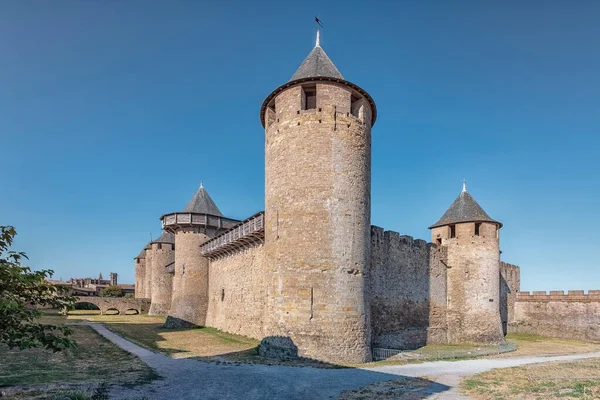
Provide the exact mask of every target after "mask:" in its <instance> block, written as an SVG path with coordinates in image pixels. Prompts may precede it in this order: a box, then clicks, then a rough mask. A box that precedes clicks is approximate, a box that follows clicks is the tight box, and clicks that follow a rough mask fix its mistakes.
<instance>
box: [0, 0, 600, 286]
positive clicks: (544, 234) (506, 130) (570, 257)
mask: <svg viewBox="0 0 600 400" xmlns="http://www.w3.org/2000/svg"><path fill="white" fill-rule="evenodd" d="M599 14H600V3H598V2H592V1H579V2H568V1H546V2H519V1H512V2H511V1H507V2H496V3H491V2H478V1H464V2H461V1H453V2H444V1H420V2H387V1H385V2H383V1H382V2H377V1H374V2H367V3H365V2H364V1H356V2H354V1H349V0H346V1H264V2H261V1H252V2H246V1H240V2H233V1H221V2H216V1H215V2H200V1H166V0H165V1H133V0H130V1H99V0H98V1H52V2H48V1H17V0H12V1H11V0H7V1H2V2H0V54H2V61H1V62H0V83H1V85H2V86H1V89H0V149H1V150H2V158H1V164H2V165H1V168H2V169H1V171H0V188H1V189H0V225H7V224H10V225H14V226H16V228H17V230H18V232H19V236H18V238H17V241H16V243H15V249H18V250H23V251H26V252H27V253H28V255H29V257H30V264H31V265H32V266H34V267H36V268H52V269H54V270H55V271H56V275H55V277H56V278H63V279H68V278H70V277H72V276H73V277H83V276H96V275H98V273H99V272H102V273H103V275H104V276H108V272H110V271H116V272H118V273H119V276H120V281H121V282H133V260H132V258H133V257H134V256H135V255H137V253H138V252H139V251H140V250H141V248H142V247H143V246H144V245H145V243H146V242H147V240H148V239H149V236H150V234H152V235H154V237H156V236H157V235H159V234H160V221H159V217H160V215H162V214H164V213H167V212H172V211H177V210H180V209H181V208H182V207H183V206H184V205H185V204H186V202H187V201H188V200H189V198H190V197H191V196H192V194H193V193H194V191H195V190H196V189H197V187H198V185H199V183H200V181H201V180H203V181H204V184H205V186H206V188H207V190H208V191H209V193H210V194H211V195H212V197H213V199H214V200H215V202H216V203H217V204H218V206H219V207H220V209H221V211H223V213H224V214H226V215H227V216H229V217H233V218H240V219H241V218H245V217H247V216H249V215H251V214H253V213H255V212H257V211H260V210H262V209H263V207H264V170H263V168H264V166H263V162H264V155H263V151H264V142H263V140H264V132H263V131H262V127H261V124H260V121H259V118H258V115H259V108H260V105H261V102H262V100H263V99H264V98H265V97H266V96H267V95H268V94H269V93H270V91H271V90H273V89H274V88H276V87H277V86H279V85H280V84H282V83H283V82H285V81H287V80H288V79H289V78H290V76H291V75H292V74H293V72H294V71H295V69H296V68H297V67H298V66H299V64H300V63H301V62H302V60H303V59H304V57H305V56H306V55H307V54H308V53H309V51H310V50H311V48H312V46H313V45H314V36H315V24H314V21H313V17H314V16H315V15H318V16H319V17H320V18H321V19H322V20H323V21H324V24H325V28H324V30H323V33H322V40H321V44H322V46H323V48H324V49H325V50H326V51H327V53H328V54H329V56H330V57H331V59H332V60H333V61H334V62H335V64H336V65H337V67H338V69H339V70H340V71H341V73H342V74H343V75H344V77H345V78H346V79H348V80H350V81H352V82H354V83H356V84H358V85H360V86H361V87H363V88H364V89H366V90H367V91H368V92H369V93H370V94H371V95H372V96H373V98H374V99H375V101H376V103H377V106H378V120H377V123H376V124H375V126H374V129H373V167H372V182H373V191H372V206H373V210H372V223H373V224H375V225H379V226H382V227H384V228H385V229H389V230H395V231H399V232H401V233H402V234H406V235H411V236H414V237H416V238H423V239H427V240H429V238H430V233H429V230H428V229H427V227H428V226H429V225H430V224H431V223H433V222H435V221H436V220H437V219H438V218H439V217H440V216H441V215H442V214H443V212H444V211H445V210H446V208H447V207H448V206H449V205H450V204H451V203H452V201H453V200H454V199H455V197H456V196H457V195H458V194H459V192H460V189H461V181H462V179H463V178H466V179H467V182H468V188H469V192H470V193H471V194H472V195H473V196H474V197H475V199H476V200H477V201H478V202H479V203H480V204H481V205H482V206H483V208H484V209H485V210H486V211H487V212H488V214H490V216H492V217H493V218H495V219H497V220H499V221H501V222H502V223H504V228H503V229H502V231H501V249H502V251H503V254H502V258H503V259H504V260H505V261H508V262H511V263H515V264H518V265H520V266H521V279H522V289H523V290H550V289H557V290H560V289H600V268H599V267H600V264H599V261H598V253H600V244H599V241H598V238H597V230H598V226H600V212H599V211H598V207H597V204H598V200H597V198H598V197H600V179H599V178H598V174H599V172H600V167H599V161H598V158H599V147H600V146H599V145H600V139H599V133H600V96H599V95H598V93H599V92H598V88H599V87H600V74H599V73H598V71H600V52H599V51H598V43H597V41H598V38H599V37H600V24H598V23H597V16H598V15H599Z"/></svg>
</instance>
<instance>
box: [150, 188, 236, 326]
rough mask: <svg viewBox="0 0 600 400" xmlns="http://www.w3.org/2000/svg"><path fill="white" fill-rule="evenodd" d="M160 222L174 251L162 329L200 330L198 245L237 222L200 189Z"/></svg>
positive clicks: (203, 294) (202, 265)
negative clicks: (173, 244) (168, 303)
mask: <svg viewBox="0 0 600 400" xmlns="http://www.w3.org/2000/svg"><path fill="white" fill-rule="evenodd" d="M160 220H161V222H162V227H163V229H164V230H165V232H169V233H172V234H173V235H174V239H175V240H174V242H175V249H177V250H176V251H175V267H174V275H173V290H172V296H171V306H170V309H169V313H168V316H167V321H166V322H165V327H167V328H180V327H185V326H193V325H200V326H202V325H204V324H205V322H206V312H207V309H208V259H207V258H206V257H202V255H201V254H200V245H201V244H202V243H204V242H206V241H207V240H209V239H211V238H213V237H215V236H216V235H218V234H219V233H221V232H223V231H225V230H227V229H229V228H230V227H232V226H233V225H235V224H236V223H237V222H239V221H237V220H233V219H229V218H225V217H224V216H223V214H221V211H219V209H218V207H217V205H216V204H215V203H214V201H213V200H212V199H211V198H210V196H209V195H208V192H207V191H206V189H204V187H203V186H202V185H200V188H199V189H198V191H197V192H196V193H195V194H194V196H193V197H192V199H191V200H190V201H189V202H188V204H187V205H186V206H185V208H184V209H183V211H181V212H176V213H171V214H165V215H163V216H162V217H160ZM146 257H147V256H146ZM146 265H148V264H147V262H146ZM146 268H147V267H146Z"/></svg>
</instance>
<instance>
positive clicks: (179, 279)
mask: <svg viewBox="0 0 600 400" xmlns="http://www.w3.org/2000/svg"><path fill="white" fill-rule="evenodd" d="M207 233H208V234H206V233H205V232H204V229H200V228H197V227H188V228H180V229H178V230H177V231H176V233H175V273H174V275H173V294H172V296H171V308H170V310H169V315H168V317H167V321H166V322H165V326H166V327H168V328H178V327H185V326H191V325H204V324H205V323H206V311H207V308H208V259H207V258H206V257H202V255H201V254H200V245H201V244H202V243H204V242H206V241H207V240H208V239H210V237H212V236H214V232H207ZM209 235H210V236H209Z"/></svg>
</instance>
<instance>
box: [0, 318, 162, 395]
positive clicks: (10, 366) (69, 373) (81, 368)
mask: <svg viewBox="0 0 600 400" xmlns="http://www.w3.org/2000/svg"><path fill="white" fill-rule="evenodd" d="M43 320H44V322H46V323H53V324H61V323H64V322H65V320H66V318H65V317H62V316H58V315H48V316H46V317H44V319H43ZM72 329H73V336H72V337H73V339H75V340H76V341H77V344H78V347H77V348H75V349H69V350H66V351H63V352H59V353H52V352H48V351H45V350H42V349H29V350H23V351H20V350H17V349H12V350H9V349H8V348H7V347H0V354H2V357H0V388H1V390H2V391H5V392H7V393H10V395H11V396H12V397H10V398H14V399H47V398H52V395H53V394H58V393H64V392H61V389H62V390H64V389H65V388H81V387H82V386H83V387H86V388H89V387H93V386H96V385H98V384H99V383H101V382H107V383H108V384H118V385H136V384H141V383H145V382H148V381H150V380H153V379H156V378H157V376H156V374H155V373H154V371H153V370H152V369H150V368H149V367H148V366H147V365H146V364H145V363H143V362H142V361H141V360H139V359H138V358H137V357H135V356H133V355H131V354H129V353H127V352H125V351H123V350H121V349H119V348H118V347H117V346H116V345H114V344H112V343H111V342H109V341H108V340H106V339H105V338H103V337H102V336H100V335H99V334H97V333H96V332H95V331H94V330H93V329H92V328H90V327H87V326H73V327H72ZM46 389H47V390H46Z"/></svg>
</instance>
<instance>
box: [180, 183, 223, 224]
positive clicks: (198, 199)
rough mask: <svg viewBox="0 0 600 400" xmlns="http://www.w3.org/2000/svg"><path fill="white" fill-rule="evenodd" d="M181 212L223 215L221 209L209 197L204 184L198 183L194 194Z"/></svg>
mask: <svg viewBox="0 0 600 400" xmlns="http://www.w3.org/2000/svg"><path fill="white" fill-rule="evenodd" d="M182 212H189V213H198V214H210V215H215V216H217V217H223V214H221V211H219V208H218V207H217V205H216V204H215V202H214V201H213V199H211V198H210V196H209V194H208V192H207V191H206V189H204V186H202V185H200V187H199V188H198V191H197V192H196V193H195V194H194V196H193V197H192V199H191V200H190V201H189V202H188V203H187V205H186V206H185V208H184V209H183V211H182Z"/></svg>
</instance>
